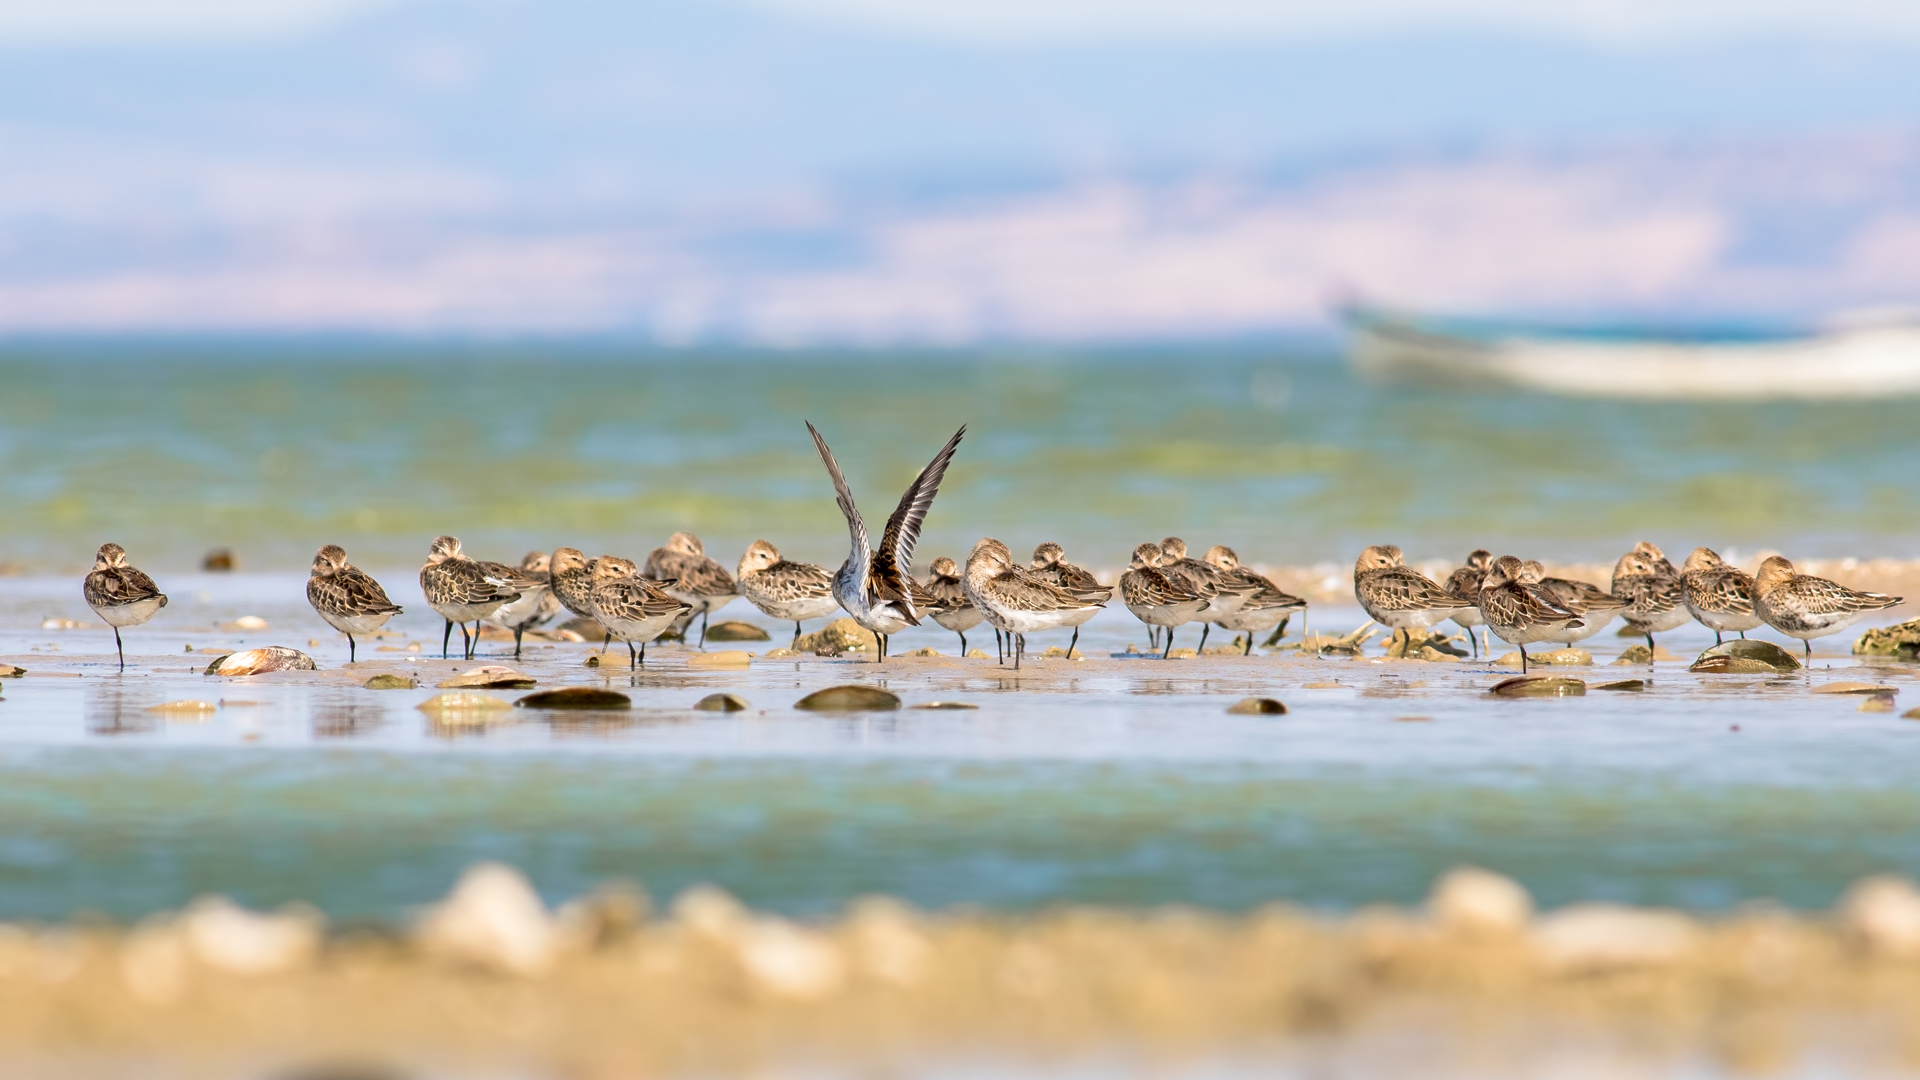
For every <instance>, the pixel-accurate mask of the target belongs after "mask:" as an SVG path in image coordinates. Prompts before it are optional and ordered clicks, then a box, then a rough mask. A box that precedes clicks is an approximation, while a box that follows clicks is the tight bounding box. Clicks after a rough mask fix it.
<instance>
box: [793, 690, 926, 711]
mask: <svg viewBox="0 0 1920 1080" xmlns="http://www.w3.org/2000/svg"><path fill="white" fill-rule="evenodd" d="M793 707H794V708H796V709H806V710H808V711H810V712H879V711H885V710H889V709H897V708H899V707H900V695H898V694H894V693H891V692H889V691H886V690H882V689H880V688H879V687H877V686H829V687H827V688H826V689H825V690H815V691H814V692H813V693H811V694H808V695H807V696H806V697H803V698H801V699H800V700H799V701H796V702H794V703H793Z"/></svg>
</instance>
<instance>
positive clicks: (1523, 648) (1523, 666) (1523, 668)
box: [1520, 642, 1527, 675]
mask: <svg viewBox="0 0 1920 1080" xmlns="http://www.w3.org/2000/svg"><path fill="white" fill-rule="evenodd" d="M1526 673H1527V645H1526V643H1525V642H1521V643H1520V674H1522V675H1525V674H1526Z"/></svg>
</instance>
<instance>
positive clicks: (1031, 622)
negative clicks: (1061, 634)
mask: <svg viewBox="0 0 1920 1080" xmlns="http://www.w3.org/2000/svg"><path fill="white" fill-rule="evenodd" d="M1074 613H1075V609H1071V608H1070V609H1067V610H1065V611H1023V610H1021V609H1019V608H1001V609H1000V610H998V611H996V612H994V614H995V615H997V616H999V618H998V620H997V621H998V622H999V624H1000V629H1002V630H1006V631H1009V632H1011V633H1015V634H1037V633H1040V632H1041V631H1042V630H1058V629H1059V628H1061V627H1062V626H1065V625H1067V624H1066V621H1065V620H1066V617H1067V616H1068V615H1069V614H1074Z"/></svg>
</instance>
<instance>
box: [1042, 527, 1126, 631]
mask: <svg viewBox="0 0 1920 1080" xmlns="http://www.w3.org/2000/svg"><path fill="white" fill-rule="evenodd" d="M1028 565H1029V567H1030V568H1031V569H1032V570H1033V572H1034V573H1035V574H1037V575H1039V577H1040V579H1041V580H1042V581H1048V582H1052V583H1053V584H1054V585H1057V586H1059V587H1060V588H1062V589H1065V590H1067V591H1068V592H1070V593H1072V594H1074V595H1075V596H1078V597H1080V598H1081V599H1082V600H1089V601H1098V604H1097V605H1096V606H1093V607H1088V608H1086V609H1084V610H1082V611H1080V612H1078V613H1076V614H1073V615H1069V616H1068V617H1067V618H1066V620H1065V621H1063V622H1062V623H1061V624H1060V625H1061V626H1071V627H1073V640H1072V641H1069V642H1067V655H1068V656H1072V655H1073V650H1074V647H1075V646H1077V645H1079V644H1080V628H1081V627H1082V626H1085V625H1086V624H1087V620H1088V619H1091V618H1093V617H1094V615H1096V614H1098V613H1099V611H1100V609H1101V608H1102V607H1104V606H1106V603H1107V601H1109V600H1111V599H1113V586H1111V585H1102V584H1100V579H1099V578H1097V577H1094V576H1093V572H1092V571H1091V570H1088V569H1086V568H1084V567H1080V566H1075V565H1074V564H1072V563H1070V562H1068V561H1067V551H1066V549H1065V548H1063V547H1061V546H1060V545H1059V544H1056V543H1053V542H1052V541H1048V542H1046V543H1044V544H1041V545H1040V546H1039V547H1036V548H1034V549H1033V561H1032V562H1031V563H1030V564H1028Z"/></svg>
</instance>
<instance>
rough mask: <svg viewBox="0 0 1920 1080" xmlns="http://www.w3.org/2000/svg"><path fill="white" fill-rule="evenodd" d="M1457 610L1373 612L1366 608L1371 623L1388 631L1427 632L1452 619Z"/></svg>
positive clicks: (1424, 609)
mask: <svg viewBox="0 0 1920 1080" xmlns="http://www.w3.org/2000/svg"><path fill="white" fill-rule="evenodd" d="M1457 610H1459V609H1458V608H1449V609H1447V610H1445V611H1442V610H1441V609H1439V608H1419V609H1416V610H1413V611H1374V610H1373V609H1372V608H1367V614H1368V615H1371V616H1373V621H1375V622H1377V623H1379V624H1380V625H1381V626H1384V627H1386V628H1387V629H1389V630H1428V629H1432V627H1433V626H1434V624H1436V623H1440V622H1443V621H1445V620H1447V619H1451V618H1453V613H1454V612H1455V611H1457Z"/></svg>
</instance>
